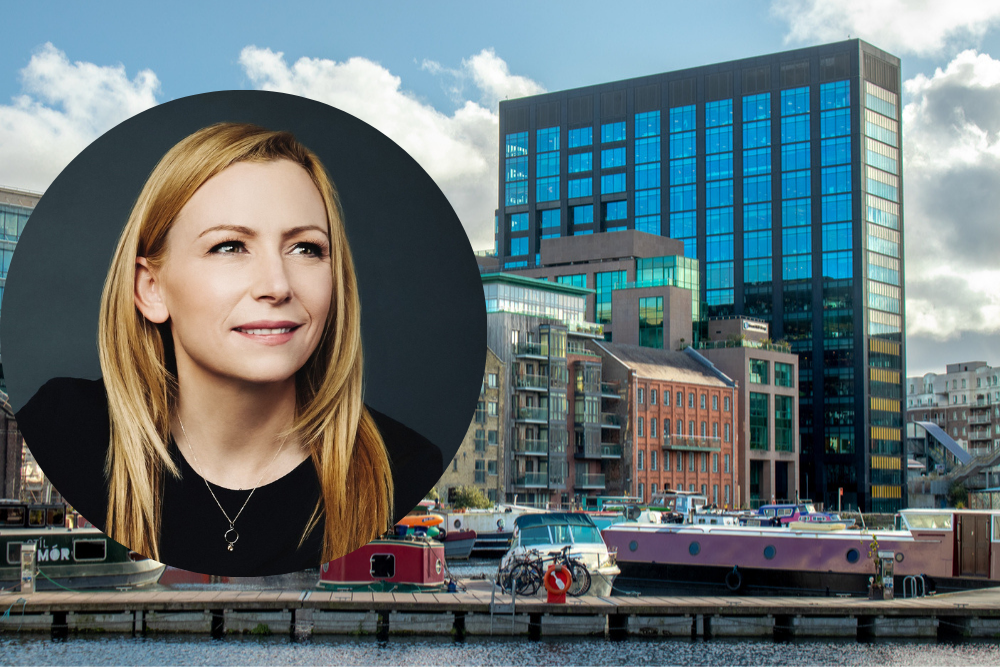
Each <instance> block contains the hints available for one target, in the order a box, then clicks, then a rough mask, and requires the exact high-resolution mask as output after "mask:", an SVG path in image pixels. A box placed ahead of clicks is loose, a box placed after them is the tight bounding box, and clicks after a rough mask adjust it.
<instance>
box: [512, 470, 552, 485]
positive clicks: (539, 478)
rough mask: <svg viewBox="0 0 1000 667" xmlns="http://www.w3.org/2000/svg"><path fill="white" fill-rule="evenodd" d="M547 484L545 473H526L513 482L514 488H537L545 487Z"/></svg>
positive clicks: (547, 476) (546, 474)
mask: <svg viewBox="0 0 1000 667" xmlns="http://www.w3.org/2000/svg"><path fill="white" fill-rule="evenodd" d="M548 484H549V474H548V473H547V472H526V473H524V475H522V476H521V477H518V478H516V479H515V480H514V486H538V487H545V486H548Z"/></svg>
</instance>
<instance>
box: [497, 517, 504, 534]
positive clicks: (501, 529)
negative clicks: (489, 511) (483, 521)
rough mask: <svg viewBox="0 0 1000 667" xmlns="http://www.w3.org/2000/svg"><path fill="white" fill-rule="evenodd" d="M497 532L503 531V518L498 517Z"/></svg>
mask: <svg viewBox="0 0 1000 667" xmlns="http://www.w3.org/2000/svg"><path fill="white" fill-rule="evenodd" d="M497 532H498V533H502V532H503V519H497Z"/></svg>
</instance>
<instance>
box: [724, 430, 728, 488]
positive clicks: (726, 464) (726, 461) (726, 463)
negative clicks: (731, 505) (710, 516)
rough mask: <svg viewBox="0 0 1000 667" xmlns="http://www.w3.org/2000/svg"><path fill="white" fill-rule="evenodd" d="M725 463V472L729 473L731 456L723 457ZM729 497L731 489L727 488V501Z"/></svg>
mask: <svg viewBox="0 0 1000 667" xmlns="http://www.w3.org/2000/svg"><path fill="white" fill-rule="evenodd" d="M726 426H729V424H726ZM723 463H724V464H725V468H724V470H725V472H729V454H726V455H725V456H724V457H723ZM728 496H729V487H728V486H727V487H726V499H727V500H728V499H729V497H728Z"/></svg>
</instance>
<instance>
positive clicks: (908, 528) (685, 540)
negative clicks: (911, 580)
mask: <svg viewBox="0 0 1000 667" xmlns="http://www.w3.org/2000/svg"><path fill="white" fill-rule="evenodd" d="M798 524H799V525H796V527H795V529H792V530H790V529H789V528H778V527H751V526H726V525H690V524H688V525H655V524H640V523H621V524H616V525H613V526H611V527H610V528H608V529H606V530H605V531H604V532H603V536H604V541H605V542H606V543H607V545H608V547H609V548H611V549H617V553H618V566H619V567H620V568H621V575H619V577H618V579H617V580H616V582H615V589H616V591H618V592H622V593H642V594H648V595H670V594H681V593H686V592H699V593H701V594H705V593H706V592H716V593H720V594H727V593H728V594H732V593H747V594H754V595H760V594H774V595H789V594H791V595H795V594H802V595H824V594H825V595H833V594H853V595H860V594H866V593H867V591H868V589H869V583H870V582H869V579H870V578H871V577H873V576H874V575H875V566H874V562H873V561H872V560H871V558H870V554H876V553H881V554H883V557H884V554H891V557H892V559H893V560H894V561H895V562H894V564H893V565H894V580H893V583H894V585H895V589H896V590H898V591H904V589H905V586H904V584H905V583H906V581H905V580H906V578H907V577H910V576H912V577H922V581H921V584H922V586H921V588H922V589H923V590H926V591H937V592H949V591H957V590H967V589H973V588H984V587H991V586H1000V511H995V510H994V511H987V510H954V509H948V510H922V509H921V510H918V509H912V510H903V511H902V512H900V513H899V515H898V517H897V526H896V529H895V530H875V531H867V530H844V529H841V530H829V529H824V528H828V527H826V526H823V527H810V526H808V525H807V522H798ZM914 587H916V584H914Z"/></svg>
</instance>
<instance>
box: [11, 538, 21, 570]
mask: <svg viewBox="0 0 1000 667" xmlns="http://www.w3.org/2000/svg"><path fill="white" fill-rule="evenodd" d="M22 544H23V542H8V543H7V564H8V565H20V564H21V545H22Z"/></svg>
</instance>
